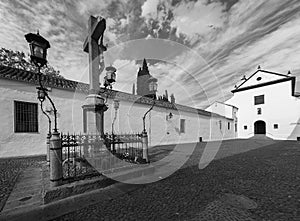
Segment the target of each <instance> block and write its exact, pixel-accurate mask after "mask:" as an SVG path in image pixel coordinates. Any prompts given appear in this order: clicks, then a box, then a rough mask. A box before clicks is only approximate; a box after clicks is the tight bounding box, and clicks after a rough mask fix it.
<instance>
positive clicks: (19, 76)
mask: <svg viewBox="0 0 300 221" xmlns="http://www.w3.org/2000/svg"><path fill="white" fill-rule="evenodd" d="M40 77H41V81H42V82H43V85H44V86H45V87H52V88H58V89H63V90H71V91H77V92H81V93H86V94H88V92H89V85H88V84H86V83H82V82H77V81H72V80H67V79H64V78H56V77H51V76H48V75H41V76H40V75H39V74H38V73H34V72H30V71H25V70H21V69H16V68H12V67H7V66H1V65H0V79H1V78H2V79H8V80H15V81H21V82H26V83H30V84H35V85H39V78H40ZM100 94H101V95H103V96H105V97H106V96H107V97H108V98H111V99H118V100H124V101H129V102H133V103H140V104H147V105H152V104H153V100H152V99H151V98H148V97H141V96H138V95H133V94H129V93H125V92H121V91H115V90H105V89H104V88H101V89H100ZM155 106H156V107H162V108H168V109H173V110H174V111H178V112H179V113H180V111H186V112H190V113H194V114H199V115H203V116H208V117H210V116H212V115H213V116H219V117H223V116H221V115H217V114H212V113H211V112H209V111H205V110H202V109H197V108H193V107H188V106H184V105H180V104H172V103H170V102H167V101H163V100H155Z"/></svg>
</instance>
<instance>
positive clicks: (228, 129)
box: [228, 122, 230, 130]
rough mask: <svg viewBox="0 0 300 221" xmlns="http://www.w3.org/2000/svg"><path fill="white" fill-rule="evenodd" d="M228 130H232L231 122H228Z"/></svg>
mask: <svg viewBox="0 0 300 221" xmlns="http://www.w3.org/2000/svg"><path fill="white" fill-rule="evenodd" d="M228 130H230V122H228Z"/></svg>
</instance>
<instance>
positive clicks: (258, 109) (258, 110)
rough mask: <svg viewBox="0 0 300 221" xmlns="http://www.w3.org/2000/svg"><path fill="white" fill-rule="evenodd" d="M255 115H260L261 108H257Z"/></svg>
mask: <svg viewBox="0 0 300 221" xmlns="http://www.w3.org/2000/svg"><path fill="white" fill-rule="evenodd" d="M257 114H258V115H261V108H260V107H259V108H257Z"/></svg>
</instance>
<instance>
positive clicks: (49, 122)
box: [40, 100, 51, 165]
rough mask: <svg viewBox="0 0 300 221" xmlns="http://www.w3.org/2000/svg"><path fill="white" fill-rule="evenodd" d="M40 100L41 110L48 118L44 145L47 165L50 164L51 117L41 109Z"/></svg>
mask: <svg viewBox="0 0 300 221" xmlns="http://www.w3.org/2000/svg"><path fill="white" fill-rule="evenodd" d="M40 102H41V111H42V112H43V114H44V115H45V116H46V117H47V118H48V134H47V141H46V146H47V165H50V138H51V118H50V116H49V115H48V114H47V113H46V112H45V111H44V109H43V101H41V100H40Z"/></svg>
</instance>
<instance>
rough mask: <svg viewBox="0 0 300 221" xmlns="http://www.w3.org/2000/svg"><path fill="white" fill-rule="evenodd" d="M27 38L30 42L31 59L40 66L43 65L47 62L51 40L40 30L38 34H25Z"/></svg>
mask: <svg viewBox="0 0 300 221" xmlns="http://www.w3.org/2000/svg"><path fill="white" fill-rule="evenodd" d="M25 38H26V40H27V42H28V43H29V48H30V53H31V55H30V58H31V61H32V62H33V63H34V64H35V65H37V66H38V67H40V68H41V67H43V66H44V65H45V64H46V63H47V49H48V48H50V44H49V42H48V41H47V40H46V39H45V38H43V37H42V36H41V35H40V34H39V32H38V33H37V34H33V33H28V34H26V35H25Z"/></svg>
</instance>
